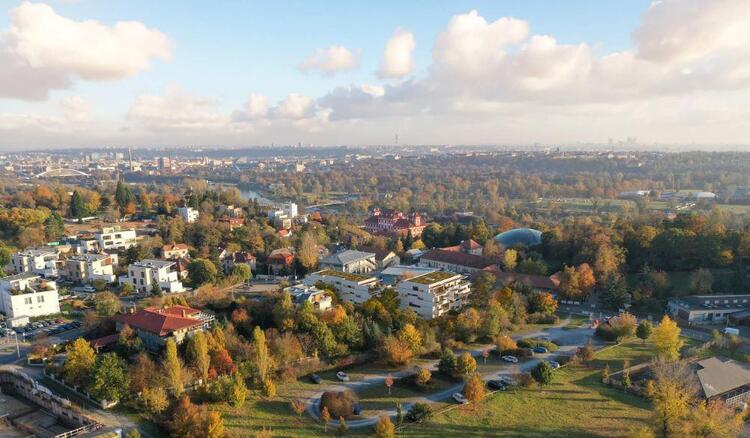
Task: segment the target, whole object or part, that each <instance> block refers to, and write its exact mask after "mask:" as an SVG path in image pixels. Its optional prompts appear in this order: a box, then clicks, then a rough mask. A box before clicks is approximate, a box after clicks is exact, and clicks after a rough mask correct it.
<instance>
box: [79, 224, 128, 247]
mask: <svg viewBox="0 0 750 438" xmlns="http://www.w3.org/2000/svg"><path fill="white" fill-rule="evenodd" d="M94 238H95V239H96V242H97V244H98V245H99V249H100V250H102V251H106V250H111V249H128V248H130V247H131V246H135V245H137V244H138V241H137V240H136V234H135V230H134V229H128V230H123V229H121V228H120V227H104V228H102V230H101V231H100V232H98V233H96V234H95V235H94ZM86 252H88V251H86Z"/></svg>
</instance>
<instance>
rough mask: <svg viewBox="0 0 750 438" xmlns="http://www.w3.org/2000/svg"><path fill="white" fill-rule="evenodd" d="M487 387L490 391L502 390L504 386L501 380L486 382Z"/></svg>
mask: <svg viewBox="0 0 750 438" xmlns="http://www.w3.org/2000/svg"><path fill="white" fill-rule="evenodd" d="M487 387H488V388H490V389H499V390H504V389H505V388H506V385H505V382H503V381H502V380H489V381H487Z"/></svg>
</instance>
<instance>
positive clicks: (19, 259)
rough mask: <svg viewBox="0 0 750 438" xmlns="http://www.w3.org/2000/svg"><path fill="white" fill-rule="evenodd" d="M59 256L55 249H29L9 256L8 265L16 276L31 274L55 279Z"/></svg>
mask: <svg viewBox="0 0 750 438" xmlns="http://www.w3.org/2000/svg"><path fill="white" fill-rule="evenodd" d="M59 259H60V256H59V254H58V252H57V250H56V249H55V248H30V249H26V250H23V251H19V252H17V253H15V254H13V255H12V256H11V261H10V264H11V266H12V268H13V272H15V273H16V274H24V273H31V274H36V275H41V276H42V277H48V278H49V277H57V275H58V268H59Z"/></svg>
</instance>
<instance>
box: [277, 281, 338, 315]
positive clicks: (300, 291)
mask: <svg viewBox="0 0 750 438" xmlns="http://www.w3.org/2000/svg"><path fill="white" fill-rule="evenodd" d="M284 292H289V294H290V295H291V296H292V300H293V301H294V304H295V305H297V306H301V305H302V303H304V302H305V301H309V302H310V303H312V305H313V308H314V309H315V310H317V311H320V312H322V311H325V310H328V309H330V308H331V307H332V306H333V300H332V299H331V297H330V296H329V295H328V294H326V291H324V290H320V289H318V288H317V287H315V286H309V285H305V284H296V285H294V286H289V287H288V288H286V289H284Z"/></svg>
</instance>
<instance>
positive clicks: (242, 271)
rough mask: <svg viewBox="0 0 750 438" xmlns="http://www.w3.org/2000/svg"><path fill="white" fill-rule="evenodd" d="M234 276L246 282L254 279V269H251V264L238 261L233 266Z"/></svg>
mask: <svg viewBox="0 0 750 438" xmlns="http://www.w3.org/2000/svg"><path fill="white" fill-rule="evenodd" d="M232 277H234V278H236V279H237V280H238V281H241V282H243V283H246V282H248V281H250V280H252V278H253V270H252V269H250V266H248V265H246V264H244V263H238V264H236V265H234V266H233V267H232Z"/></svg>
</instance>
